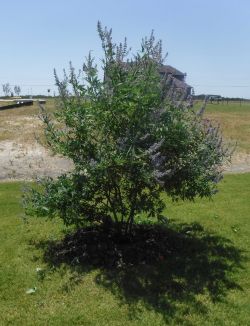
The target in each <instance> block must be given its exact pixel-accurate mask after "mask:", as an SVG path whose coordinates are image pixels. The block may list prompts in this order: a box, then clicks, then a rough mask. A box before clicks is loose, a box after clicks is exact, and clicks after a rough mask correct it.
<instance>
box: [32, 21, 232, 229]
mask: <svg viewBox="0 0 250 326" xmlns="http://www.w3.org/2000/svg"><path fill="white" fill-rule="evenodd" d="M98 32H99V36H100V38H101V42H102V48H103V51H104V58H103V60H102V64H103V71H104V75H105V78H104V79H103V80H102V79H100V77H99V76H100V74H99V72H98V69H97V66H96V65H95V64H94V59H93V58H92V57H91V55H90V54H89V56H88V58H87V60H86V63H85V64H84V65H83V71H82V74H83V75H82V74H80V73H76V72H75V69H74V68H73V67H72V65H71V64H70V70H69V74H66V73H65V74H64V79H63V80H59V78H58V76H57V74H56V72H55V79H56V84H57V86H58V90H59V94H60V103H59V107H58V109H57V111H56V112H55V113H54V115H53V116H49V114H48V113H47V112H46V110H45V109H43V110H42V119H43V121H44V124H45V133H46V138H47V142H48V145H49V146H50V147H51V148H52V149H53V151H54V152H56V153H59V154H62V155H64V156H66V157H68V158H69V159H71V160H72V161H73V163H74V169H73V171H71V172H68V173H66V174H63V175H61V176H59V177H58V178H56V179H51V178H48V179H42V181H41V182H40V186H39V187H35V188H33V189H32V190H31V191H30V192H28V194H27V195H26V213H27V214H29V215H40V216H49V217H56V216H59V217H61V218H62V219H63V221H64V223H65V224H66V225H75V226H76V227H81V226H83V225H86V223H99V224H103V225H105V226H106V227H107V228H114V229H116V230H117V232H120V234H125V235H130V234H131V232H132V230H133V225H134V223H136V221H137V219H138V218H139V217H140V215H143V216H144V217H145V218H148V219H157V218H158V219H161V218H162V212H163V209H164V208H165V203H164V200H163V199H162V196H161V194H162V192H165V193H167V194H168V195H169V196H170V197H172V198H173V199H174V200H177V199H183V200H184V199H188V200H193V199H194V198H195V197H197V196H200V197H211V196H212V195H213V194H214V193H215V192H216V191H217V183H218V181H219V180H220V179H221V177H222V165H223V163H224V161H225V160H227V159H228V156H229V152H228V149H227V148H225V147H224V145H223V142H222V139H221V136H220V132H219V129H218V127H214V126H213V125H212V124H211V122H210V121H209V120H207V119H203V117H202V112H203V111H204V110H203V108H202V110H201V111H200V112H199V113H198V114H197V113H195V112H194V111H192V110H189V109H187V106H186V102H183V101H181V99H180V98H178V97H177V95H176V93H175V92H174V89H173V88H172V86H171V85H168V83H165V81H164V80H162V79H161V77H160V75H159V73H158V71H159V66H160V65H161V64H162V63H163V57H162V44H161V41H158V42H157V41H155V38H154V35H153V33H152V34H151V36H150V37H149V38H145V39H143V41H142V44H141V51H140V52H138V53H136V54H135V55H134V57H133V60H132V61H130V62H128V63H127V64H124V62H125V60H126V56H127V55H128V48H127V43H126V40H125V42H124V43H123V44H119V45H116V44H114V43H113V41H112V35H111V30H108V29H107V28H104V29H103V28H102V26H101V24H100V23H98ZM82 80H84V82H82ZM178 93H179V92H178Z"/></svg>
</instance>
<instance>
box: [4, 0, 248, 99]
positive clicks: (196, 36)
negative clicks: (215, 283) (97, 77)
mask: <svg viewBox="0 0 250 326" xmlns="http://www.w3.org/2000/svg"><path fill="white" fill-rule="evenodd" d="M0 4H1V20H0V42H1V52H0V53H1V54H0V57H1V60H0V85H2V84H3V83H6V82H9V83H10V84H11V85H14V84H19V85H20V86H21V89H22V93H25V94H27V93H33V94H37V93H40V94H41V93H44V94H45V93H46V91H47V89H48V88H50V89H51V90H52V92H53V91H54V90H55V89H56V88H55V87H54V78H53V68H56V69H57V71H58V72H61V71H62V69H63V68H67V66H68V62H69V61H70V60H71V61H72V62H73V64H74V66H75V67H76V68H80V67H81V65H82V62H83V60H84V57H85V56H86V55H87V54H88V51H89V50H92V51H93V54H94V56H95V57H96V59H97V61H99V59H100V58H101V57H102V52H101V47H100V42H99V39H98V35H97V31H96V24H97V21H98V20H100V21H101V22H102V24H103V25H107V26H108V27H112V28H113V39H114V40H115V41H117V42H119V41H121V40H123V38H124V37H125V36H127V38H128V43H129V45H130V46H132V48H133V50H134V51H136V49H138V48H139V46H140V41H141V38H142V37H144V36H145V35H149V34H150V32H151V30H152V29H154V30H155V35H156V37H157V38H160V39H162V41H163V46H164V50H165V51H166V52H168V57H167V60H166V63H167V64H170V65H172V66H174V67H176V68H177V69H179V70H181V71H183V72H186V73H187V82H188V83H189V84H190V85H192V86H193V87H194V90H195V93H196V94H201V93H206V94H220V95H223V96H230V97H231V96H232V97H245V98H250V1H249V0H178V1H174V0H172V1H169V0H165V1H164V0H154V1H151V0H133V1H132V0H126V1H125V0H123V1H119V0H116V1H115V0H103V1H101V0H91V1H84V0H82V1H80V0H70V1H66V0H50V1H49V0H42V1H35V0H22V1H20V0H12V1H9V2H7V1H4V0H0ZM2 94H3V93H2V87H0V95H2Z"/></svg>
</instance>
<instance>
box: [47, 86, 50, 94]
mask: <svg viewBox="0 0 250 326" xmlns="http://www.w3.org/2000/svg"><path fill="white" fill-rule="evenodd" d="M47 92H48V96H50V88H48V89H47Z"/></svg>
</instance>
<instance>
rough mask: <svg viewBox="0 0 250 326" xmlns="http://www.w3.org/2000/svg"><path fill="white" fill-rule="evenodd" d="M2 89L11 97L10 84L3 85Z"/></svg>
mask: <svg viewBox="0 0 250 326" xmlns="http://www.w3.org/2000/svg"><path fill="white" fill-rule="evenodd" d="M2 87H3V92H4V95H5V96H9V95H10V92H11V88H10V84H9V83H6V84H3V85H2Z"/></svg>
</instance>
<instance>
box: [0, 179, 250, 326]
mask: <svg viewBox="0 0 250 326" xmlns="http://www.w3.org/2000/svg"><path fill="white" fill-rule="evenodd" d="M249 184H250V174H241V175H227V176H226V177H225V179H224V180H223V181H222V183H221V185H220V192H219V193H218V194H217V195H216V196H215V197H214V200H213V201H209V200H204V199H203V200H200V199H199V200H197V201H196V202H195V203H183V202H178V203H174V204H173V203H171V202H170V201H169V200H168V198H166V201H167V202H168V207H169V208H168V210H167V211H166V215H167V217H168V218H169V219H170V221H171V222H170V223H169V225H168V231H167V234H168V236H169V239H166V241H167V242H168V241H169V243H171V251H170V252H166V255H165V256H164V257H163V258H162V259H161V261H160V262H159V263H158V264H154V265H152V266H147V265H142V266H133V267H126V268H123V269H120V270H116V271H110V270H105V269H100V268H99V269H98V268H94V267H91V266H80V265H79V264H77V263H73V262H72V264H69V263H68V262H66V261H65V262H62V263H61V264H60V265H55V266H54V265H53V262H50V261H49V260H48V259H46V256H44V254H45V252H46V248H47V247H46V244H48V243H53V242H54V241H55V240H56V239H60V238H62V237H64V234H65V232H66V229H65V227H64V226H63V225H62V224H61V222H60V221H56V220H55V221H45V220H43V219H30V220H28V221H24V220H23V219H22V210H21V208H20V198H21V192H20V187H21V184H20V183H0V241H1V247H0V248H1V249H0V316H1V319H0V325H103V326H104V325H122V326H123V325H138V326H139V325H168V324H169V325H250V318H249V307H250V292H249V289H250V284H249V283H250V264H249V260H248V257H249V256H248V255H249V245H250V219H249V212H250V200H249V198H250V188H249ZM31 288H36V289H35V293H33V294H28V293H26V291H27V290H28V289H31Z"/></svg>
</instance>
